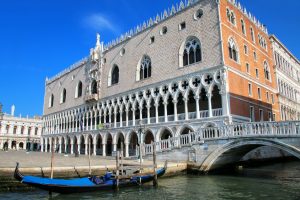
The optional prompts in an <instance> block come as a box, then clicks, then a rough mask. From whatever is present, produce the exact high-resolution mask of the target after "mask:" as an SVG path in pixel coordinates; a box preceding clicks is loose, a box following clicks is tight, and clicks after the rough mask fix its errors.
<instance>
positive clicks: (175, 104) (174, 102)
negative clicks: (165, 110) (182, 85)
mask: <svg viewBox="0 0 300 200" xmlns="http://www.w3.org/2000/svg"><path fill="white" fill-rule="evenodd" d="M173 104H174V121H175V122H176V121H178V114H177V101H176V100H173Z"/></svg>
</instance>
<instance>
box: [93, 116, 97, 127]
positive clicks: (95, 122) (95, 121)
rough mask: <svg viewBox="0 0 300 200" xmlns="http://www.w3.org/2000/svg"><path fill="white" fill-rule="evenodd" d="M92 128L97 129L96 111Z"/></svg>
mask: <svg viewBox="0 0 300 200" xmlns="http://www.w3.org/2000/svg"><path fill="white" fill-rule="evenodd" d="M94 124H95V125H94V130H97V112H95V120H94Z"/></svg>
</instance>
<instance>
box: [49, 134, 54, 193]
mask: <svg viewBox="0 0 300 200" xmlns="http://www.w3.org/2000/svg"><path fill="white" fill-rule="evenodd" d="M53 161H54V145H53V138H51V174H50V178H51V179H53ZM49 196H50V197H52V192H51V191H49Z"/></svg>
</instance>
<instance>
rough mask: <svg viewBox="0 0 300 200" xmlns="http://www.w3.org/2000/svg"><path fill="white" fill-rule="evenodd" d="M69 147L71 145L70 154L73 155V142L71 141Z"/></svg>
mask: <svg viewBox="0 0 300 200" xmlns="http://www.w3.org/2000/svg"><path fill="white" fill-rule="evenodd" d="M70 145H71V151H70V154H71V155H73V154H74V142H72V141H71V143H70Z"/></svg>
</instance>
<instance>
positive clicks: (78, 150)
mask: <svg viewBox="0 0 300 200" xmlns="http://www.w3.org/2000/svg"><path fill="white" fill-rule="evenodd" d="M77 152H78V155H80V153H81V152H80V144H77Z"/></svg>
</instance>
